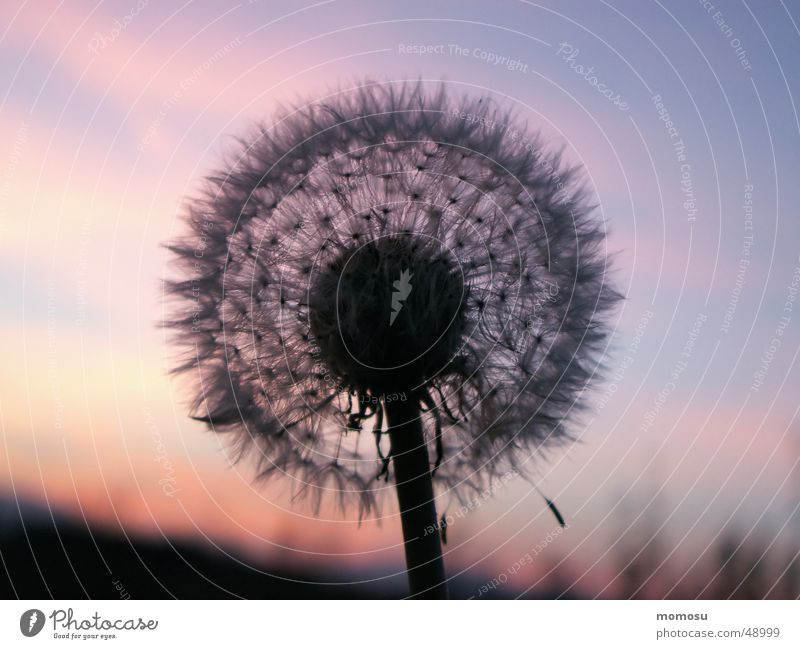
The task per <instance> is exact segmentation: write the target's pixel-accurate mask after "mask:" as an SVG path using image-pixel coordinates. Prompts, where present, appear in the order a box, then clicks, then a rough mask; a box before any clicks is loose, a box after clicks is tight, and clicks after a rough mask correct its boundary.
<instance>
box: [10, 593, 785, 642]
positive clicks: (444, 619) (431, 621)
mask: <svg viewBox="0 0 800 649" xmlns="http://www.w3.org/2000/svg"><path fill="white" fill-rule="evenodd" d="M0 611H2V614H1V615H0V620H1V621H2V622H1V623H0V647H4V648H6V647H50V646H57V647H65V648H66V647H75V646H81V647H87V646H97V645H102V646H113V647H118V648H122V647H137V648H139V647H148V648H153V647H176V646H179V647H185V646H193V645H192V644H188V643H197V645H196V646H198V647H200V646H202V647H222V648H224V649H227V648H233V647H237V646H239V647H245V646H247V647H256V646H257V647H266V648H269V647H281V648H285V647H291V648H294V647H342V646H346V647H347V648H348V649H361V648H362V647H363V648H364V649H376V648H378V649H392V648H394V647H398V648H400V647H403V648H408V647H412V646H413V647H419V646H422V645H430V646H433V647H439V646H448V647H531V648H540V647H544V646H559V647H571V646H588V647H635V648H637V649H638V648H640V647H651V646H652V647H657V646H665V647H667V646H718V647H726V648H727V647H736V646H741V647H798V646H800V634H799V633H798V625H800V622H798V621H799V620H800V603H798V602H797V601H721V602H720V601H694V600H693V601H549V600H548V601H534V600H527V601H486V602H469V601H452V602H422V601H302V600H298V601H224V602H220V601H137V600H128V601H90V602H84V601H70V602H56V603H53V602H49V601H21V602H17V601H4V602H0ZM244 642H247V644H246V645H245V644H243V643H244ZM551 643H552V644H551Z"/></svg>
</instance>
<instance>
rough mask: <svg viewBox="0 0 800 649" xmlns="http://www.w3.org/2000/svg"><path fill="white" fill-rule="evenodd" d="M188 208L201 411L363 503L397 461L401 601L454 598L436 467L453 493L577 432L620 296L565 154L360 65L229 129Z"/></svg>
mask: <svg viewBox="0 0 800 649" xmlns="http://www.w3.org/2000/svg"><path fill="white" fill-rule="evenodd" d="M512 127H513V128H512ZM520 134H522V135H520ZM185 226H186V232H185V233H184V234H183V236H182V237H181V238H180V239H178V240H176V241H174V242H172V243H171V244H170V246H169V248H170V249H171V250H172V251H173V253H174V255H175V263H176V270H177V275H176V278H175V279H172V280H170V281H168V282H167V288H168V291H169V293H170V295H171V296H172V298H173V302H174V304H173V305H172V308H173V311H172V317H171V318H170V319H169V321H168V322H167V325H168V326H169V327H171V328H173V330H174V331H175V333H176V336H175V338H176V342H177V344H178V345H180V346H181V348H182V350H183V352H184V353H183V355H182V356H181V359H180V361H179V362H178V363H177V367H176V372H178V373H184V374H188V375H190V376H191V379H192V380H193V382H194V385H195V394H196V396H195V398H194V400H193V402H192V404H191V408H192V411H191V412H192V415H193V416H194V418H196V419H199V420H201V421H203V422H206V423H207V424H208V426H209V427H210V428H212V429H213V430H215V431H217V432H229V433H232V434H233V439H234V440H235V442H234V443H235V447H236V449H237V451H238V453H239V456H240V457H241V456H242V455H244V454H245V452H247V451H248V450H249V449H253V450H254V451H255V456H256V457H257V458H258V463H259V475H261V476H264V477H268V476H275V475H283V476H286V477H287V479H289V480H291V483H292V485H293V489H294V490H295V491H296V492H297V493H298V494H305V495H309V496H310V497H311V498H312V500H313V502H314V505H315V506H317V507H319V505H320V503H321V502H322V499H323V497H325V496H326V494H329V495H331V496H334V495H335V496H336V497H337V498H338V499H339V503H340V504H341V505H342V506H345V505H346V504H347V503H348V502H349V501H351V500H353V501H355V502H356V503H357V505H358V515H359V518H360V519H363V518H364V517H365V516H366V515H368V514H369V513H370V512H371V511H372V510H373V508H375V507H376V506H377V505H378V504H379V500H380V495H381V494H382V493H384V492H385V482H387V481H388V480H389V478H390V476H393V478H394V483H395V486H396V491H397V497H398V502H399V506H400V513H401V522H402V528H403V535H404V539H405V551H406V561H407V565H408V575H409V583H410V587H411V592H412V595H414V596H420V597H443V596H446V592H447V590H446V580H445V573H444V568H443V561H442V556H441V541H440V538H439V534H431V533H428V532H427V531H428V530H430V529H435V530H436V529H438V525H437V514H436V509H435V504H434V487H433V485H434V483H435V484H436V486H437V490H438V491H439V492H441V493H448V494H455V496H456V497H458V498H461V499H462V500H463V499H465V498H468V497H469V495H471V493H480V492H481V490H482V489H484V488H485V485H486V484H487V483H488V482H490V481H491V480H492V479H493V478H494V477H497V476H501V475H506V474H507V473H508V471H509V470H514V471H518V472H521V473H522V472H524V470H525V469H526V466H525V465H526V464H527V463H528V461H529V460H530V458H531V456H532V455H534V454H535V453H536V451H537V450H541V449H544V448H545V447H548V446H552V445H554V444H558V443H560V442H563V441H565V440H568V439H570V436H569V430H568V426H569V421H570V420H571V419H572V414H573V413H574V412H575V411H576V410H578V409H579V408H580V405H581V404H580V400H579V397H580V395H581V393H582V392H583V391H584V390H585V389H586V387H587V384H588V382H589V380H590V379H591V377H592V375H593V374H594V373H595V371H596V370H597V368H598V364H599V362H600V357H601V354H602V351H603V347H604V343H605V340H606V338H607V329H608V319H609V316H610V314H611V310H612V308H613V306H614V304H615V302H616V301H617V299H618V295H617V293H616V292H615V291H614V290H613V289H612V288H611V287H609V284H608V278H607V259H606V255H605V253H604V241H605V239H604V231H603V224H602V222H601V221H599V220H598V219H597V218H595V216H594V211H593V206H592V205H591V203H590V201H589V191H588V190H587V188H586V182H585V180H584V179H583V176H582V175H581V173H580V170H579V169H577V168H570V167H566V165H564V164H562V162H561V159H560V156H559V155H558V154H557V153H548V152H547V151H545V149H543V148H542V142H541V138H540V136H538V135H536V134H529V133H527V132H526V130H525V129H524V128H522V127H520V126H519V125H515V120H514V117H513V115H511V114H509V112H508V111H504V110H503V109H501V108H500V107H498V106H497V105H495V104H494V103H493V102H491V101H490V100H489V99H487V98H479V99H475V98H469V97H463V98H461V97H459V98H454V97H452V96H450V95H448V93H447V92H446V91H445V88H444V86H441V87H439V88H438V90H436V91H433V92H428V91H426V89H425V88H424V87H423V85H422V84H421V83H407V82H399V83H395V82H386V83H365V84H363V85H362V86H360V87H358V88H356V89H352V90H347V91H341V92H338V93H336V94H334V95H332V96H331V97H329V98H326V99H324V100H320V101H317V102H313V103H310V104H307V105H304V106H302V107H299V108H297V109H295V110H292V111H287V112H285V113H284V114H283V115H281V116H280V118H279V119H277V120H276V121H275V122H274V124H273V125H272V126H271V127H270V128H266V127H263V128H260V129H258V131H257V132H256V133H254V134H253V135H252V137H250V138H249V139H245V140H242V142H241V148H240V149H239V150H238V151H237V156H236V157H235V159H233V160H231V161H229V162H228V163H227V164H226V165H225V167H224V169H223V170H221V171H220V172H219V173H217V174H214V175H211V176H210V177H209V178H208V179H207V183H206V185H205V187H204V190H203V192H202V193H201V195H200V196H199V197H198V198H196V199H194V200H192V201H191V202H190V203H189V204H188V207H187V209H186V215H185Z"/></svg>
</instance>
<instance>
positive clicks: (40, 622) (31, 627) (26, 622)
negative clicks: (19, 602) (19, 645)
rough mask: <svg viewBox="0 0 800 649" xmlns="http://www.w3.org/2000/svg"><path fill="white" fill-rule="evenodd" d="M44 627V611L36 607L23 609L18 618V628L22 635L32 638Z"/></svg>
mask: <svg viewBox="0 0 800 649" xmlns="http://www.w3.org/2000/svg"><path fill="white" fill-rule="evenodd" d="M43 628H44V613H42V612H41V611H40V610H39V609H38V608H32V609H31V610H29V611H25V612H24V613H23V614H22V616H21V617H20V618H19V630H20V631H22V635H24V636H25V637H27V638H32V637H33V636H35V635H36V634H37V633H39V631H41V630H42V629H43Z"/></svg>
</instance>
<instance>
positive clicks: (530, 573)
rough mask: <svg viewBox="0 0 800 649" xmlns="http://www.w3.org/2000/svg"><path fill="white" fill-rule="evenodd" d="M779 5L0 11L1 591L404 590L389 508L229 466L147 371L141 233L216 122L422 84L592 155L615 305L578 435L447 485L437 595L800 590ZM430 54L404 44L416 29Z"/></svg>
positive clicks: (165, 363) (786, 94)
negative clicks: (506, 112)
mask: <svg viewBox="0 0 800 649" xmlns="http://www.w3.org/2000/svg"><path fill="white" fill-rule="evenodd" d="M799 21H800V6H798V4H797V3H796V2H784V1H781V0H778V1H777V2H770V3H746V2H733V1H730V2H727V1H725V2H723V1H721V0H714V2H713V3H712V2H710V1H708V0H706V1H703V0H701V1H699V2H698V1H690V0H680V1H678V2H671V3H668V4H662V3H659V2H638V1H634V0H630V1H625V2H620V1H617V0H614V1H613V2H602V1H598V2H591V3H584V2H577V1H575V2H571V1H568V2H527V1H518V2H517V1H510V0H509V1H504V2H497V3H491V4H489V3H486V2H461V1H458V2H457V1H452V2H447V1H445V2H423V1H417V0H408V1H406V2H403V3H390V2H380V3H372V2H366V1H358V0H323V1H321V2H316V3H298V2H277V1H266V0H265V1H258V0H254V1H250V2H242V3H239V4H231V3H222V2H214V1H196V2H191V1H190V2H186V3H177V2H176V3H160V2H152V1H150V2H148V1H147V0H138V1H137V0H114V1H105V2H88V1H78V2H72V3H65V2H62V3H57V2H55V1H53V2H42V3H30V2H28V3H17V2H4V3H2V5H1V6H0V57H1V59H2V65H0V111H1V113H0V115H1V116H0V142H2V144H1V145H0V265H2V267H0V287H2V288H1V293H0V295H1V297H2V299H1V301H0V328H2V340H3V345H2V349H3V361H4V363H3V371H2V373H0V431H1V434H2V444H0V558H2V564H3V567H2V569H0V595H2V596H3V597H6V598H11V597H28V598H32V597H37V598H38V597H48V596H54V597H105V598H116V597H123V598H147V597H266V598H271V597H402V596H405V592H406V590H405V589H406V585H405V576H404V573H403V569H404V564H403V552H402V545H401V543H400V542H401V535H400V531H399V519H398V517H397V508H396V505H395V503H394V501H393V499H392V498H387V499H386V502H385V506H384V508H383V510H382V512H381V515H380V517H376V518H372V519H368V520H364V521H363V522H361V523H360V524H359V521H358V520H357V512H355V511H339V510H337V509H336V508H335V507H334V506H333V504H331V505H330V506H323V509H322V511H321V512H320V513H319V515H315V514H314V513H313V512H312V511H311V510H310V509H309V507H308V505H307V504H306V503H305V502H300V501H294V500H293V499H292V496H291V493H290V490H289V488H288V486H287V485H284V484H280V483H277V482H274V483H268V484H258V483H254V482H253V478H254V476H255V471H254V467H253V464H252V463H248V462H243V463H240V464H237V465H235V466H234V465H232V458H231V453H230V451H229V450H228V448H227V446H226V443H225V439H224V438H218V437H215V436H214V435H212V434H211V433H208V432H206V431H205V430H204V426H203V425H201V424H199V423H198V422H193V421H191V420H190V419H189V418H188V417H187V416H186V415H187V404H186V399H187V398H188V396H189V395H188V392H187V390H186V388H185V386H182V385H181V384H180V382H178V381H173V380H171V379H170V378H169V377H168V375H167V370H168V368H169V367H170V364H171V358H172V356H171V354H172V351H171V350H170V348H169V346H168V345H167V344H166V341H165V332H164V331H163V330H160V329H159V327H158V325H159V322H160V321H161V320H162V319H163V300H162V285H161V280H162V278H163V277H164V276H165V274H166V269H165V262H166V259H167V256H166V254H165V250H164V249H163V248H162V247H161V244H162V243H163V242H164V241H166V240H168V239H169V238H170V237H172V236H174V235H175V234H176V233H177V231H178V228H179V223H178V221H177V216H178V215H179V214H180V211H181V207H182V205H183V204H184V203H183V201H184V200H185V199H186V198H187V197H190V196H192V195H193V193H194V192H196V191H197V189H198V187H199V181H200V179H201V178H202V176H203V174H204V173H206V172H208V171H209V170H211V169H213V168H214V167H215V166H216V165H217V164H218V163H219V161H220V160H221V159H222V157H223V156H224V155H225V153H226V152H228V151H230V150H231V146H232V144H233V139H232V136H235V135H237V134H241V133H243V132H245V131H247V129H248V127H250V126H251V125H252V123H253V122H254V121H255V120H258V119H265V118H268V117H269V116H270V115H271V114H272V112H273V111H274V109H275V108H276V107H277V106H280V105H286V104H292V103H293V102H295V101H303V100H306V99H308V98H313V97H315V96H319V95H323V94H325V93H327V92H330V91H332V90H335V89H336V88H337V87H340V86H342V87H348V86H350V85H353V84H356V83H358V82H359V81H360V80H363V79H364V78H375V79H387V78H390V79H417V78H421V79H423V80H426V81H428V80H429V81H430V82H431V83H433V82H436V81H438V80H442V79H444V80H446V81H447V83H448V86H449V87H450V89H451V90H452V92H455V93H468V94H478V95H480V94H484V95H490V96H492V97H494V98H495V99H496V100H497V101H499V102H501V103H504V104H506V105H509V106H511V107H513V108H514V109H515V111H516V112H517V114H518V115H519V117H520V119H521V120H523V121H525V122H527V123H528V125H529V126H530V128H532V129H534V128H538V129H541V130H542V132H544V133H545V134H546V135H547V136H548V137H549V138H551V139H552V141H553V142H555V143H556V144H558V143H562V144H563V146H564V148H565V156H566V157H567V158H568V159H569V160H571V161H572V162H575V163H579V164H582V165H583V166H585V168H586V170H587V172H588V174H589V176H590V178H591V182H592V189H593V191H594V192H595V194H596V201H597V203H598V210H599V212H600V214H601V218H603V219H605V221H606V223H607V225H608V228H609V232H610V235H609V240H608V244H609V249H610V251H611V252H613V253H614V254H615V255H616V262H617V270H616V274H615V280H616V281H617V282H618V285H619V286H620V287H621V289H622V292H623V293H624V294H625V295H626V298H627V299H626V301H625V302H624V304H623V306H622V308H621V310H620V312H619V315H618V318H617V320H616V322H615V330H614V336H613V340H612V342H611V345H610V347H609V349H608V356H607V361H606V362H607V366H608V368H609V371H608V377H607V379H606V380H605V381H603V382H600V383H598V385H597V388H596V390H595V391H594V392H593V393H591V394H587V395H586V396H585V398H586V399H587V400H588V401H589V403H590V408H589V409H588V411H587V415H586V416H585V417H584V418H583V420H582V421H581V422H580V425H579V426H578V427H577V428H576V437H577V440H576V442H575V443H574V444H572V445H570V446H568V447H567V448H565V449H564V450H563V451H559V452H557V453H554V454H553V455H552V456H550V457H548V458H536V457H534V458H531V465H532V466H533V467H535V472H536V475H537V476H538V485H539V486H540V488H541V489H542V490H543V491H544V492H545V493H546V494H547V495H548V496H549V497H550V498H552V499H553V500H554V501H555V502H556V503H557V505H558V507H559V509H560V510H561V512H562V513H563V514H564V516H565V518H566V519H567V523H568V526H567V527H566V528H565V529H561V528H560V527H559V526H558V524H557V522H556V521H555V519H554V518H553V517H552V515H551V513H550V512H549V511H548V510H547V507H546V505H545V503H544V502H543V500H542V498H541V497H540V496H539V495H538V494H537V493H536V491H535V490H534V488H533V486H532V484H531V483H529V482H526V481H524V480H522V479H521V478H513V479H510V480H506V481H502V482H500V483H498V484H496V485H495V486H494V487H493V488H492V489H491V490H490V492H489V493H487V494H486V497H485V498H480V499H478V500H475V501H472V502H469V503H466V504H463V503H462V504H459V503H448V502H442V503H440V504H439V508H440V513H442V514H444V515H445V516H447V517H448V521H449V523H450V524H449V526H448V530H447V532H448V534H447V536H448V543H447V545H446V546H445V552H446V555H445V563H446V566H447V570H448V573H449V574H450V575H451V576H452V577H453V585H452V587H451V590H452V594H453V595H454V596H457V597H475V598H484V599H485V598H491V597H495V598H496V597H580V598H594V597H599V598H620V597H624V598H627V597H640V598H694V597H716V598H719V597H744V598H762V597H769V598H796V597H798V596H800V558H799V556H800V555H799V553H800V513H799V512H798V508H799V507H800V468H798V462H799V461H800V423H799V422H798V398H797V396H798V385H799V384H800V383H799V379H800V368H799V367H798V362H797V361H798V358H797V357H798V352H800V327H798V325H800V299H798V297H797V293H798V289H800V219H798V205H800V201H798V192H800V188H799V186H798V183H797V174H798V169H800V166H799V164H798V163H799V162H800V160H799V159H798V158H799V157H800V120H799V119H798V115H797V103H798V101H800V96H798V88H800V83H799V81H800V80H799V79H798V76H799V75H800V70H798V67H797V65H796V52H797V49H798V44H800V30H799V29H798V22H799ZM415 46H422V47H415Z"/></svg>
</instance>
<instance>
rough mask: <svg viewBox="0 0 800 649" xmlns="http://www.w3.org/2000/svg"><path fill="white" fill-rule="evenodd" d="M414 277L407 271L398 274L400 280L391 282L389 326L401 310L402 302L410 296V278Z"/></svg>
mask: <svg viewBox="0 0 800 649" xmlns="http://www.w3.org/2000/svg"><path fill="white" fill-rule="evenodd" d="M412 277H414V275H412V274H411V273H410V272H409V271H408V270H404V271H403V272H402V273H400V279H398V280H395V281H394V282H392V286H394V291H392V313H391V315H390V316H389V326H390V327H391V326H392V325H393V324H394V321H395V318H397V316H398V314H399V313H400V310H401V309H402V308H403V302H404V301H405V299H406V298H407V297H408V296H409V295H411V278H412Z"/></svg>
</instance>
